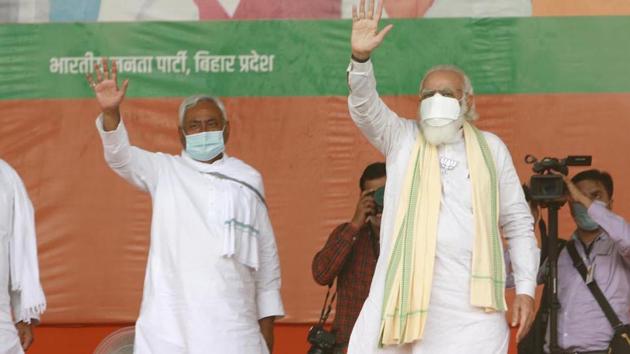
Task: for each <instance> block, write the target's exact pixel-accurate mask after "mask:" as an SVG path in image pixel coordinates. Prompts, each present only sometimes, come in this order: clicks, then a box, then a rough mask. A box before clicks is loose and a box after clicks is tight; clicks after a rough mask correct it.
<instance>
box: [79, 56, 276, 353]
mask: <svg viewBox="0 0 630 354" xmlns="http://www.w3.org/2000/svg"><path fill="white" fill-rule="evenodd" d="M107 71H108V69H107V66H105V68H104V72H99V76H98V78H97V80H98V81H97V82H92V84H91V85H92V87H93V88H94V90H95V92H96V96H97V101H98V103H99V105H100V106H101V110H102V111H103V114H102V115H101V116H100V117H99V118H98V119H97V122H96V125H97V128H98V130H99V132H100V135H101V139H102V141H103V148H104V151H105V159H106V161H107V163H108V164H109V166H110V167H111V168H112V169H113V170H114V171H115V172H116V173H117V174H119V175H120V176H121V177H123V178H124V179H125V180H127V181H128V182H130V183H131V184H133V185H134V186H136V187H138V188H140V189H141V190H143V191H145V192H148V193H149V194H150V195H151V198H152V200H153V218H152V225H151V243H150V249H149V257H148V264H147V270H146V275H145V282H144V293H143V298H142V305H141V309H140V316H139V318H138V320H137V322H136V337H135V347H134V352H135V353H137V354H206V353H233V354H267V353H269V352H270V348H271V347H272V342H273V319H274V318H275V317H279V316H283V315H284V310H283V307H282V301H281V299H280V266H279V261H278V254H277V249H276V244H275V240H274V234H273V230H272V228H271V223H270V221H269V216H268V213H267V209H266V205H265V201H264V191H263V184H262V179H261V176H260V174H259V173H258V172H257V171H256V170H255V169H253V168H252V167H250V166H248V165H247V164H245V163H244V162H242V161H240V160H238V159H236V158H234V157H230V156H228V155H226V154H225V153H223V150H222V149H223V139H224V137H225V138H226V137H227V136H228V134H227V132H229V124H228V121H227V117H226V115H225V109H224V108H223V104H222V103H221V102H220V101H219V100H218V99H216V98H212V97H209V96H193V97H191V98H189V99H187V100H185V101H184V102H183V103H182V105H181V106H180V134H181V138H182V142H183V143H184V151H182V153H181V154H180V155H176V156H174V155H169V154H164V153H153V152H148V151H145V150H142V149H140V148H137V147H134V146H132V145H130V143H129V139H128V137H127V131H126V129H125V125H124V122H123V121H122V120H121V119H120V116H119V113H118V107H119V105H120V102H121V101H122V98H123V96H124V89H125V88H126V82H125V84H124V85H123V89H122V90H119V89H118V87H117V85H116V82H115V81H116V79H115V71H116V68H115V66H114V67H113V68H112V73H111V75H112V77H113V79H111V78H108V76H109V75H110V73H108V72H107ZM191 137H192V138H191ZM195 137H196V138H195ZM197 138H200V139H197ZM212 139H214V140H213V141H214V142H215V143H216V144H214V145H212V144H209V140H212ZM216 139H218V140H216ZM208 147H213V148H212V149H209V150H208V149H206V148H208ZM259 321H260V323H259Z"/></svg>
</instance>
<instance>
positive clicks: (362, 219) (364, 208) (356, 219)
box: [350, 190, 376, 228]
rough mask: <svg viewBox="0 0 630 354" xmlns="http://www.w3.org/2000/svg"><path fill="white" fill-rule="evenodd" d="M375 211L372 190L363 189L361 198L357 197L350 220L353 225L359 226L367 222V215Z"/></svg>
mask: <svg viewBox="0 0 630 354" xmlns="http://www.w3.org/2000/svg"><path fill="white" fill-rule="evenodd" d="M375 212H376V202H375V201H374V191H373V190H366V191H363V192H362V193H361V198H359V203H357V209H356V210H355V212H354V216H353V217H352V220H351V221H350V222H351V223H352V225H354V226H355V227H357V228H361V227H363V225H364V224H365V223H366V222H367V220H368V217H370V216H372V215H374V214H375Z"/></svg>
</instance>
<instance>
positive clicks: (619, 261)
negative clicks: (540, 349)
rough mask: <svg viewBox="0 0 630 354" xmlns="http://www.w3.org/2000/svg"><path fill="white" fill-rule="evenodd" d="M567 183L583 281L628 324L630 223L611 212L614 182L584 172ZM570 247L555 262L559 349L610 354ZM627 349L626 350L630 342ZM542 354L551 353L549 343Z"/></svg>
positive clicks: (607, 330) (604, 327) (598, 311)
mask: <svg viewBox="0 0 630 354" xmlns="http://www.w3.org/2000/svg"><path fill="white" fill-rule="evenodd" d="M566 184H567V187H568V190H569V193H570V203H571V215H572V216H573V219H574V221H575V223H576V227H577V229H576V231H575V232H574V233H573V236H572V239H571V240H570V241H569V245H570V244H571V243H573V244H574V245H575V248H576V250H577V253H578V254H579V257H581V258H582V261H583V262H584V264H585V265H586V267H587V269H588V273H587V274H588V275H587V278H586V279H587V282H590V281H591V280H595V282H596V283H597V285H598V286H599V288H600V289H601V291H602V292H603V295H604V297H605V299H606V300H607V301H608V303H609V304H610V306H611V307H612V309H613V310H614V312H615V314H616V315H617V316H618V317H619V319H620V320H621V322H623V323H624V324H628V322H629V313H628V311H629V310H630V224H628V222H626V221H625V220H623V219H622V218H621V217H620V216H618V215H616V214H615V213H613V212H612V211H611V209H612V202H613V199H612V196H613V181H612V178H611V176H610V175H609V174H608V173H606V172H600V171H598V170H588V171H584V172H580V173H578V174H577V175H575V176H574V177H573V178H572V179H571V181H568V180H567V181H566ZM569 245H567V246H565V247H564V248H563V249H562V251H561V252H560V255H559V257H558V296H559V300H560V304H561V309H560V313H559V316H558V344H559V346H560V348H562V350H563V353H564V352H566V353H588V354H598V353H602V354H603V353H609V351H608V348H609V344H610V342H611V339H612V338H613V335H614V330H613V328H612V326H611V324H610V322H609V321H608V320H607V318H606V316H605V314H604V312H603V310H602V308H601V307H600V305H599V304H598V302H597V300H596V299H595V298H594V295H593V294H592V293H591V290H589V288H588V287H587V285H586V283H585V281H584V279H583V278H582V276H581V275H580V273H579V272H578V270H577V269H576V267H575V266H574V263H573V261H572V258H571V256H570V254H569V252H568V249H567V248H568V247H569ZM548 331H549V330H548ZM547 338H549V332H547ZM626 339H627V338H626ZM547 343H549V340H547ZM627 348H630V343H628V347H627ZM545 351H546V352H549V348H548V344H547V345H546V347H545ZM613 353H616V352H615V351H613ZM623 353H627V351H623Z"/></svg>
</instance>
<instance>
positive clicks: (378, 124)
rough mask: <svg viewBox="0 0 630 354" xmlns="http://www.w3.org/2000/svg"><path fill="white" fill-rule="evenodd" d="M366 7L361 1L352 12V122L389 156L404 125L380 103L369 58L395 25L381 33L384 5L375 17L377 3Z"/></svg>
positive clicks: (371, 1)
mask: <svg viewBox="0 0 630 354" xmlns="http://www.w3.org/2000/svg"><path fill="white" fill-rule="evenodd" d="M365 6H366V4H365V0H362V1H361V2H360V8H359V11H357V9H356V8H353V20H352V38H351V45H352V60H351V62H350V67H349V68H348V87H349V89H350V95H349V96H348V108H349V110H350V116H351V117H352V120H353V121H354V122H355V123H356V125H357V127H359V129H361V131H362V132H363V134H364V135H365V136H366V138H367V139H368V140H369V141H370V143H372V145H374V146H375V147H376V148H377V149H378V150H379V151H381V153H383V154H384V155H387V153H388V152H389V150H390V144H392V143H393V142H395V141H397V140H398V139H397V135H398V134H399V131H400V130H401V128H402V126H403V125H404V121H403V120H402V119H401V118H399V117H398V116H397V115H396V114H395V113H394V112H392V111H391V110H390V109H389V108H387V106H386V105H385V103H384V102H383V101H382V100H381V99H380V97H379V95H378V92H377V91H376V79H375V77H374V71H373V68H372V63H371V61H370V55H371V54H372V51H373V50H374V49H376V48H377V47H378V46H379V45H380V44H381V42H382V41H383V39H384V37H385V35H386V34H387V32H389V31H390V30H391V28H392V25H388V26H386V27H385V28H383V29H382V30H381V31H380V32H378V22H379V20H380V17H381V13H382V6H383V2H382V1H381V2H380V4H379V8H378V10H377V12H376V13H374V0H368V8H367V9H365ZM366 10H367V11H366Z"/></svg>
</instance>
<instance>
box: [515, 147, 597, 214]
mask: <svg viewBox="0 0 630 354" xmlns="http://www.w3.org/2000/svg"><path fill="white" fill-rule="evenodd" d="M591 161H592V157H591V156H586V155H580V156H568V157H567V158H564V159H558V158H555V157H545V158H543V159H542V160H540V161H538V159H536V157H534V156H533V155H527V156H525V162H526V163H528V164H532V165H533V166H532V170H533V171H534V173H536V174H535V175H533V176H532V178H531V179H530V182H529V188H530V193H531V198H532V199H533V200H534V201H536V202H538V203H539V204H540V205H541V206H542V207H546V206H548V204H549V203H559V205H562V204H564V202H565V200H566V195H567V190H566V185H565V183H564V179H563V177H562V176H561V175H560V174H562V175H564V176H566V175H568V174H569V166H590V165H591ZM554 172H558V173H560V174H558V173H554Z"/></svg>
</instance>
